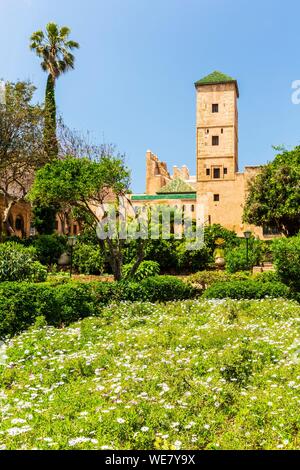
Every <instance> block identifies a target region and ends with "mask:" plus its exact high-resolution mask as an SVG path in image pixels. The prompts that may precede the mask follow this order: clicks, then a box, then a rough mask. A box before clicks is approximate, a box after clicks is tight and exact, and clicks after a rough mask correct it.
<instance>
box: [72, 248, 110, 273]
mask: <svg viewBox="0 0 300 470" xmlns="http://www.w3.org/2000/svg"><path fill="white" fill-rule="evenodd" d="M73 266H74V268H75V269H76V270H77V271H78V272H79V273H80V274H102V273H103V269H104V257H103V253H102V251H101V248H100V247H99V246H94V245H90V244H86V243H77V244H76V245H75V248H74V252H73Z"/></svg>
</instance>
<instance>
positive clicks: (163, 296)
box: [0, 276, 197, 339]
mask: <svg viewBox="0 0 300 470" xmlns="http://www.w3.org/2000/svg"><path fill="white" fill-rule="evenodd" d="M196 293H197V291H196V289H195V288H192V287H191V286H189V285H188V284H185V283H184V282H183V281H181V280H180V279H177V278H175V277H172V276H154V277H149V278H147V279H144V280H142V281H140V282H124V281H123V282H90V283H88V282H87V283H81V282H73V281H72V282H60V283H57V282H56V283H50V282H46V283H41V284H33V283H27V282H4V283H2V284H0V339H1V338H3V337H4V336H6V335H13V334H15V333H17V332H19V331H21V330H23V329H26V328H28V327H29V326H31V325H33V324H34V323H35V321H36V319H37V317H41V316H42V317H44V318H45V321H46V322H47V323H48V324H50V325H54V326H60V325H62V324H63V325H68V324H69V323H71V322H74V321H77V320H78V319H80V318H84V317H87V316H90V315H98V314H100V313H101V310H102V307H103V306H104V305H107V304H109V303H112V302H121V301H141V300H149V301H151V302H156V301H157V302H166V301H168V300H183V299H189V298H193V297H195V295H196Z"/></svg>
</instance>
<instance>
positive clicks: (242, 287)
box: [202, 280, 293, 299]
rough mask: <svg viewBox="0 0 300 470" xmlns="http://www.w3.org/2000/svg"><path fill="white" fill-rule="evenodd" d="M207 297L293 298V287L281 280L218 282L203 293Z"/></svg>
mask: <svg viewBox="0 0 300 470" xmlns="http://www.w3.org/2000/svg"><path fill="white" fill-rule="evenodd" d="M202 297H204V298H206V299H226V298H230V299H263V298H265V297H273V298H279V297H283V298H292V297H293V293H292V291H291V289H290V288H289V287H288V286H286V285H285V284H282V283H281V282H257V281H255V280H249V281H246V280H245V281H242V282H240V281H229V282H217V283H215V284H213V285H212V286H211V287H209V288H208V289H207V290H206V291H205V292H204V294H203V296H202Z"/></svg>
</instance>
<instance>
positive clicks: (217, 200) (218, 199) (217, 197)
mask: <svg viewBox="0 0 300 470" xmlns="http://www.w3.org/2000/svg"><path fill="white" fill-rule="evenodd" d="M219 201H220V194H214V202H219Z"/></svg>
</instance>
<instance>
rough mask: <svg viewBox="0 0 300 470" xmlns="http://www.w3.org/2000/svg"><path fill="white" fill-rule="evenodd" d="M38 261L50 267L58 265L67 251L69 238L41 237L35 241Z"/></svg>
mask: <svg viewBox="0 0 300 470" xmlns="http://www.w3.org/2000/svg"><path fill="white" fill-rule="evenodd" d="M33 246H34V248H35V250H36V254H37V257H38V260H39V261H40V262H41V263H42V264H45V265H46V266H50V265H53V264H57V262H58V260H59V258H60V256H61V255H62V254H63V253H64V252H65V251H66V249H67V238H66V237H64V236H62V235H39V236H38V237H36V238H35V239H34V241H33Z"/></svg>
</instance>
